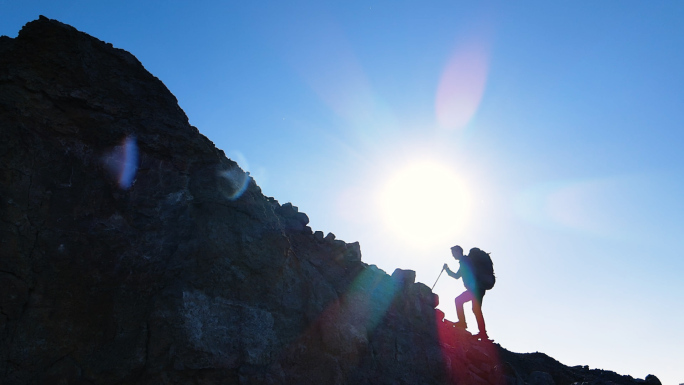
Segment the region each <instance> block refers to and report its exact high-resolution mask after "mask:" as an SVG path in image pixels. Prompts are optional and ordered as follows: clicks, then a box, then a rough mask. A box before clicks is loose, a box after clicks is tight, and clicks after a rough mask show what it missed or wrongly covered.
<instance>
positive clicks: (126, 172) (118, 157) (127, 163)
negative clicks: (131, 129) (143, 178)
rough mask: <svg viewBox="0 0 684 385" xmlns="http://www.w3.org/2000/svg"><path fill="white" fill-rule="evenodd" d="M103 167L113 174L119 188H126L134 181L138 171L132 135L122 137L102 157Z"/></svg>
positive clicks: (136, 150) (136, 148) (134, 142)
mask: <svg viewBox="0 0 684 385" xmlns="http://www.w3.org/2000/svg"><path fill="white" fill-rule="evenodd" d="M104 164H105V167H106V168H107V169H108V170H109V172H110V173H111V174H112V175H113V176H114V178H115V180H116V183H117V184H118V186H119V188H121V189H123V190H128V189H129V188H131V186H132V185H133V183H134V182H135V175H136V173H137V171H138V145H137V144H136V139H135V137H133V136H128V137H126V138H124V140H123V142H122V143H121V145H120V146H116V147H114V149H113V150H112V151H110V152H109V153H108V154H106V155H105V157H104Z"/></svg>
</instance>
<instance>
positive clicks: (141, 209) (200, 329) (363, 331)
mask: <svg viewBox="0 0 684 385" xmlns="http://www.w3.org/2000/svg"><path fill="white" fill-rule="evenodd" d="M0 182H1V183H0V234H1V236H0V383H2V384H47V383H54V384H56V383H60V384H219V383H220V384H225V383H229V384H230V383H235V384H286V383H287V384H297V383H302V384H303V383H307V384H308V383H325V384H334V383H335V384H341V383H350V384H351V383H353V384H371V383H372V384H444V383H458V384H573V383H578V384H581V383H587V384H643V383H647V384H658V383H659V381H658V380H657V378H655V377H654V376H649V377H647V378H646V379H644V380H639V379H633V378H632V377H629V376H620V375H618V374H615V373H613V372H609V371H602V370H596V369H594V370H589V368H587V367H567V366H564V365H562V364H560V363H558V362H557V361H555V360H553V359H552V358H550V357H548V356H546V355H544V354H542V353H532V354H517V353H512V352H509V351H507V350H506V349H504V348H502V347H500V346H498V345H496V344H493V343H490V342H482V341H477V340H475V339H473V337H472V336H471V335H470V334H468V333H467V332H463V331H459V330H458V329H455V328H454V327H453V324H452V323H450V322H449V321H447V320H444V314H443V313H442V312H441V311H439V310H438V309H436V306H437V304H438V298H437V296H436V295H435V294H433V293H432V291H431V290H430V289H429V288H428V287H427V286H425V285H424V284H422V283H416V282H415V273H413V272H412V271H409V270H401V269H397V270H395V271H394V272H393V273H392V275H388V274H386V273H385V272H384V271H382V270H380V269H378V268H377V267H375V266H373V265H370V266H369V265H367V264H365V263H364V262H362V260H361V250H360V246H359V244H358V243H346V242H344V241H341V240H337V239H335V236H334V235H333V234H328V235H326V236H324V234H323V233H322V232H319V231H316V232H314V231H312V229H311V228H310V227H309V226H308V217H307V216H306V214H304V213H301V212H299V211H298V209H297V207H295V206H293V205H292V204H289V203H286V204H282V205H281V204H280V203H279V202H278V201H276V200H275V199H273V198H270V197H266V196H264V195H263V194H262V193H261V191H260V189H259V187H258V186H257V185H256V183H255V182H254V181H253V180H252V179H251V178H250V177H249V175H248V174H247V173H245V172H243V171H242V170H241V169H240V168H239V167H238V165H237V164H236V163H235V162H233V161H231V160H230V159H228V158H226V156H225V155H224V153H223V152H222V151H221V150H218V149H217V148H216V147H215V146H214V145H213V143H212V142H211V141H210V140H208V139H207V138H206V137H204V136H203V135H201V134H200V133H199V131H198V130H197V128H195V127H193V126H191V125H190V124H189V122H188V119H187V117H186V116H185V114H184V112H183V111H182V110H181V109H180V107H179V106H178V104H177V100H176V99H175V97H174V96H173V95H172V94H171V93H170V92H169V91H168V90H167V89H166V87H165V86H164V84H163V83H162V82H161V81H160V80H159V79H157V78H155V77H154V76H152V75H151V74H149V73H148V72H147V71H146V70H145V69H144V67H143V66H142V65H141V63H140V62H139V61H138V60H137V59H136V58H135V57H134V56H133V55H131V54H130V53H128V52H126V51H123V50H121V49H116V48H114V47H112V46H111V44H107V43H104V42H102V41H100V40H97V39H95V38H93V37H90V36H88V35H86V34H85V33H82V32H79V31H77V30H76V29H74V28H73V27H70V26H68V25H65V24H62V23H60V22H58V21H55V20H49V19H47V18H44V17H41V18H40V19H39V20H36V21H33V22H30V23H28V24H27V25H26V26H24V28H23V29H22V30H21V31H20V33H19V36H18V37H17V38H15V39H11V38H9V37H6V36H3V37H0Z"/></svg>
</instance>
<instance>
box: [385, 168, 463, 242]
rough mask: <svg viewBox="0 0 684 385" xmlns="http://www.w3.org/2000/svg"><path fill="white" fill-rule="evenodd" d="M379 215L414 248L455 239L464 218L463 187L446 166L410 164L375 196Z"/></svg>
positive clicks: (397, 173)
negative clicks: (377, 200)
mask: <svg viewBox="0 0 684 385" xmlns="http://www.w3.org/2000/svg"><path fill="white" fill-rule="evenodd" d="M378 199H379V202H378V208H379V209H380V215H381V218H382V219H383V222H384V223H385V226H387V228H388V229H390V230H391V231H392V232H393V233H394V234H395V235H396V236H397V237H398V238H399V239H401V240H402V241H405V242H406V243H407V244H408V245H411V246H414V247H416V248H425V247H431V246H437V244H439V243H441V242H445V241H448V240H450V239H454V238H456V237H457V236H458V232H459V231H460V230H461V229H462V227H463V225H464V224H465V221H466V218H467V211H468V207H469V198H468V194H467V191H466V189H465V186H464V185H463V183H462V182H461V180H459V178H458V177H457V176H456V175H455V174H454V172H453V171H452V170H451V169H450V168H449V167H446V166H445V165H443V164H441V163H438V162H434V161H420V162H416V163H412V164H410V165H408V166H407V167H405V168H403V169H401V170H398V171H397V172H396V173H395V174H393V175H391V176H390V178H389V179H388V180H387V182H386V183H385V185H384V186H383V188H382V190H381V193H380V194H379V196H378Z"/></svg>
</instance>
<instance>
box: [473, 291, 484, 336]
mask: <svg viewBox="0 0 684 385" xmlns="http://www.w3.org/2000/svg"><path fill="white" fill-rule="evenodd" d="M483 298H484V293H482V295H481V296H473V314H475V319H476V320H477V329H478V330H479V331H480V334H479V335H480V336H482V337H485V338H487V329H486V327H485V320H484V316H483V315H482V299H483Z"/></svg>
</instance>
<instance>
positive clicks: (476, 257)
mask: <svg viewBox="0 0 684 385" xmlns="http://www.w3.org/2000/svg"><path fill="white" fill-rule="evenodd" d="M468 258H470V261H471V263H472V266H473V270H475V271H474V274H473V275H474V276H475V279H476V281H477V284H478V286H479V287H480V288H481V289H483V290H489V289H491V288H493V287H494V283H496V277H495V276H494V264H493V263H492V258H490V257H489V253H486V252H484V251H482V250H480V249H478V248H477V247H474V248H472V249H470V252H469V253H468Z"/></svg>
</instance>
